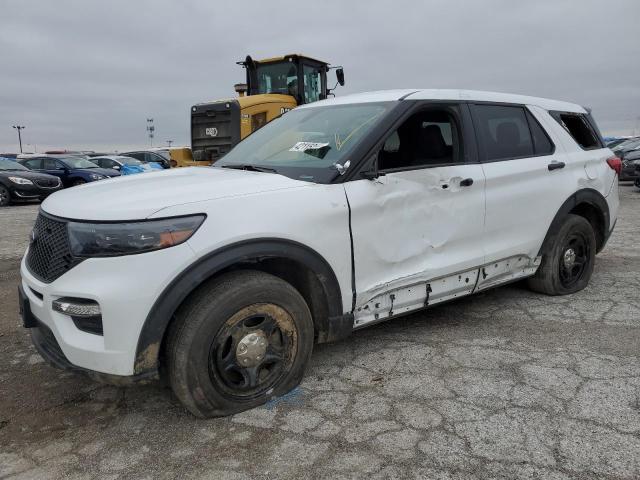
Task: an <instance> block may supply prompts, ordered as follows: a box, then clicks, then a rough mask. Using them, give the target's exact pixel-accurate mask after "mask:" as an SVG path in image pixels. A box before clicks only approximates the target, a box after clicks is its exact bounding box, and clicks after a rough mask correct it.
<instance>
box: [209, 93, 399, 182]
mask: <svg viewBox="0 0 640 480" xmlns="http://www.w3.org/2000/svg"><path fill="white" fill-rule="evenodd" d="M396 104H397V102H381V103H363V104H353V105H334V106H328V107H316V108H305V107H302V108H297V109H295V110H292V111H290V112H288V113H285V114H284V115H282V116H281V117H279V118H276V119H275V120H273V121H271V122H269V123H267V124H266V125H265V126H264V127H262V128H261V129H260V130H258V131H256V132H254V133H253V134H251V135H250V136H248V137H247V138H245V139H244V140H243V141H241V142H240V143H239V144H238V145H236V147H235V148H233V150H231V151H230V152H229V153H228V154H227V155H225V156H224V157H223V158H222V159H221V160H219V161H218V162H216V164H215V167H214V168H216V167H221V168H225V167H226V168H244V167H247V166H251V167H261V168H262V169H267V170H269V171H274V172H276V173H280V174H283V175H286V176H289V177H291V178H296V179H300V180H307V181H312V182H318V183H327V182H330V181H331V180H332V179H333V178H335V176H336V175H337V173H338V172H339V171H340V169H341V168H343V165H344V164H346V162H347V160H349V153H350V152H351V151H352V150H353V149H354V148H355V146H356V145H358V144H359V142H360V141H361V140H362V139H363V138H364V137H365V136H366V135H367V133H369V132H370V131H371V129H372V128H373V127H374V126H375V125H376V124H378V123H379V122H380V121H382V119H383V117H384V116H385V115H386V114H387V113H388V112H389V111H390V110H391V109H392V107H393V106H395V105H396ZM336 165H338V166H336Z"/></svg>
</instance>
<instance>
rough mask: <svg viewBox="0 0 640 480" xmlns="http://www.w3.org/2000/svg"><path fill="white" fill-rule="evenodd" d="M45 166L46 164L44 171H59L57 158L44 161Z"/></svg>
mask: <svg viewBox="0 0 640 480" xmlns="http://www.w3.org/2000/svg"><path fill="white" fill-rule="evenodd" d="M43 164H44V167H43V168H44V169H45V170H57V169H58V163H57V162H56V159H55V158H45V159H44V160H43Z"/></svg>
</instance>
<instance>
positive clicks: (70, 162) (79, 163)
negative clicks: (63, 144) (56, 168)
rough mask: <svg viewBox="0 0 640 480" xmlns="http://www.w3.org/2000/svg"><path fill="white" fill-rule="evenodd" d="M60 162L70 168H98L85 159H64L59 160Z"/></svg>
mask: <svg viewBox="0 0 640 480" xmlns="http://www.w3.org/2000/svg"><path fill="white" fill-rule="evenodd" d="M60 160H62V162H63V163H65V164H66V165H67V166H68V167H70V168H98V166H97V165H96V164H95V163H93V162H90V161H89V160H87V159H85V158H79V157H66V158H61V159H60Z"/></svg>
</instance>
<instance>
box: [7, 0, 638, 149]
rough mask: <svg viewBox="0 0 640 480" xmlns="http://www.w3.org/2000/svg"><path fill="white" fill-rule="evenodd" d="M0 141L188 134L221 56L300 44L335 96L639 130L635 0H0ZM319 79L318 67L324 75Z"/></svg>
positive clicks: (214, 92)
mask: <svg viewBox="0 0 640 480" xmlns="http://www.w3.org/2000/svg"><path fill="white" fill-rule="evenodd" d="M0 14H1V16H0V19H1V23H0V72H1V73H0V151H5V152H15V151H17V149H18V146H17V135H16V131H15V130H14V129H12V128H11V126H12V125H15V124H16V123H19V124H21V125H25V126H26V127H27V128H26V129H25V130H24V132H23V143H24V144H25V150H33V148H34V145H36V146H37V147H36V148H37V149H38V151H42V150H44V149H45V148H70V149H71V148H83V149H96V150H101V149H110V148H116V149H125V148H137V147H144V146H147V145H148V139H147V137H146V132H145V127H146V118H147V117H153V118H154V119H155V125H156V139H155V143H156V144H165V141H166V140H174V142H175V144H185V145H187V144H188V143H189V107H190V106H191V105H192V104H194V103H198V102H202V101H206V100H214V99H218V98H223V97H228V96H233V95H235V94H234V91H233V84H234V83H237V82H240V81H243V80H244V71H243V70H242V69H241V67H239V66H237V65H235V62H236V61H238V60H241V59H243V58H244V57H245V56H246V55H247V54H251V55H252V56H253V57H254V58H263V57H268V56H275V55H281V54H285V53H294V52H300V53H305V54H307V55H311V56H314V57H318V58H321V59H324V60H326V61H328V62H330V63H333V64H341V65H343V66H344V69H345V77H346V86H345V87H344V88H342V89H339V90H338V91H337V94H338V95H343V94H347V93H352V92H358V91H366V90H377V89H386V88H404V87H409V88H413V87H417V88H470V89H481V90H497V91H505V92H514V93H524V94H528V95H537V96H546V97H551V98H557V99H562V100H569V101H574V102H576V103H580V104H582V105H586V106H590V107H592V108H593V111H594V115H595V117H596V120H597V121H598V123H599V124H600V127H601V129H602V130H603V132H604V133H605V134H626V135H628V134H632V133H634V130H637V131H639V132H640V62H639V61H638V59H640V28H639V27H640V0H608V1H606V2H605V1H604V0H602V1H593V0H538V1H535V2H534V1H514V0H486V1H480V0H476V1H470V0H467V1H455V0H431V1H424V2H418V1H402V0H393V1H376V0H370V1H366V2H365V1H361V2H347V1H322V2H304V1H295V2H294V1H291V2H288V1H280V0H270V1H268V2H267V1H251V0H245V1H233V2H230V1H212V0H181V1H179V2H178V1H168V0H153V1H146V0H145V1H140V0H136V1H134V0H110V1H102V0H76V1H71V0H55V1H50V0H41V1H37V0H0ZM331 78H332V79H333V75H332V77H331Z"/></svg>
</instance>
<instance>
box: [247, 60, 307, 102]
mask: <svg viewBox="0 0 640 480" xmlns="http://www.w3.org/2000/svg"><path fill="white" fill-rule="evenodd" d="M256 72H257V75H258V93H281V94H284V95H292V96H296V94H297V93H298V69H297V68H296V65H295V63H290V62H281V63H265V64H258V65H257V66H256Z"/></svg>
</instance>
